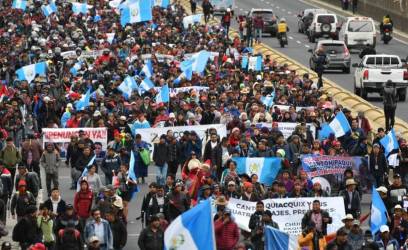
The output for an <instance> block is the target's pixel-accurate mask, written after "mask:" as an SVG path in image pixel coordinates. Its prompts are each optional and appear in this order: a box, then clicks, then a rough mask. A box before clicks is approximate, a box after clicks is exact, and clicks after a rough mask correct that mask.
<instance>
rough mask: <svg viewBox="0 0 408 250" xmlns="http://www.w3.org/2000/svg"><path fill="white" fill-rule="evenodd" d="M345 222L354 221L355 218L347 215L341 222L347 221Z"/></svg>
mask: <svg viewBox="0 0 408 250" xmlns="http://www.w3.org/2000/svg"><path fill="white" fill-rule="evenodd" d="M345 220H354V217H353V215H352V214H346V216H344V217H343V219H342V220H341V221H345Z"/></svg>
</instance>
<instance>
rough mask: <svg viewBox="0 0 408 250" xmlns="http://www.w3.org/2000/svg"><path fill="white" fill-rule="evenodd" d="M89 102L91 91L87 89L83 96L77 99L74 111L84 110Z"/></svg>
mask: <svg viewBox="0 0 408 250" xmlns="http://www.w3.org/2000/svg"><path fill="white" fill-rule="evenodd" d="M90 100H91V89H90V88H89V89H88V91H86V93H85V95H82V97H81V99H79V100H78V101H77V102H76V103H75V108H76V110H84V109H85V108H86V107H88V106H89V101H90Z"/></svg>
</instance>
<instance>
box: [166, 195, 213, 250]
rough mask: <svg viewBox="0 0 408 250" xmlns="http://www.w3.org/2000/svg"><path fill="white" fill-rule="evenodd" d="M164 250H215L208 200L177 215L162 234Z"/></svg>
mask: <svg viewBox="0 0 408 250" xmlns="http://www.w3.org/2000/svg"><path fill="white" fill-rule="evenodd" d="M164 249H165V250H171V249H177V250H204V249H205V250H216V246H215V234H214V224H213V220H212V211H211V202H210V200H209V199H207V200H205V201H203V202H201V203H200V204H198V205H197V206H195V207H193V208H192V209H190V210H188V211H187V212H184V213H182V214H181V215H179V216H178V217H177V218H176V219H175V220H174V221H173V222H172V223H171V224H170V225H169V227H168V228H167V229H166V231H165V232H164Z"/></svg>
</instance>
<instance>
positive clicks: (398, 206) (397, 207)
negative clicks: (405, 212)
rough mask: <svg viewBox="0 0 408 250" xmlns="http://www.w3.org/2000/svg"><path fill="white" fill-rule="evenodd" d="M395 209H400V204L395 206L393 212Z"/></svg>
mask: <svg viewBox="0 0 408 250" xmlns="http://www.w3.org/2000/svg"><path fill="white" fill-rule="evenodd" d="M395 209H402V207H401V205H400V204H397V205H395V207H394V210H395Z"/></svg>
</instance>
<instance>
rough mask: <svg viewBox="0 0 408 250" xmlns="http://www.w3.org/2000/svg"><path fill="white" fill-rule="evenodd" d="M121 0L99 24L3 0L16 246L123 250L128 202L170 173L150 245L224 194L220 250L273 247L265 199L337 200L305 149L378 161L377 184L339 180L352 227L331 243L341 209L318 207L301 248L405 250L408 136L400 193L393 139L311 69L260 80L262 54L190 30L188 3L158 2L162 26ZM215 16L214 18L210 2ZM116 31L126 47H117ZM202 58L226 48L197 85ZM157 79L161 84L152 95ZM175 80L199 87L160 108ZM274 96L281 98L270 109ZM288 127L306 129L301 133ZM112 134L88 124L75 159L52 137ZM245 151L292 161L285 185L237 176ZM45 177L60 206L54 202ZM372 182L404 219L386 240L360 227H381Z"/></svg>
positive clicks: (214, 30)
mask: <svg viewBox="0 0 408 250" xmlns="http://www.w3.org/2000/svg"><path fill="white" fill-rule="evenodd" d="M112 2H114V1H111V2H108V1H90V2H89V3H88V4H89V9H88V10H87V11H86V14H84V13H74V12H73V9H72V4H71V3H69V2H65V1H61V2H60V1H58V2H57V3H55V4H56V7H57V9H56V10H55V11H54V13H52V14H50V15H49V16H45V14H44V12H43V10H42V8H41V6H42V5H45V3H44V2H43V1H38V0H34V1H30V2H29V3H27V6H26V7H25V8H24V10H22V9H18V8H15V7H13V6H14V5H13V3H12V1H10V0H5V1H1V3H0V11H1V15H0V24H1V25H0V46H1V49H0V54H1V56H0V79H1V84H2V85H1V89H0V94H1V101H0V113H1V116H0V144H1V151H0V175H1V176H0V177H1V182H0V196H1V199H0V220H1V227H0V234H1V235H2V236H5V235H7V234H8V233H10V234H11V235H12V239H13V241H16V242H18V243H19V244H20V247H21V249H32V250H37V249H61V250H63V249H67V250H68V249H70V250H74V249H83V248H84V245H86V247H87V248H88V249H107V250H111V249H115V250H119V249H123V248H124V247H125V245H126V241H127V228H126V224H127V221H128V220H129V218H128V204H129V202H132V198H133V196H134V195H135V193H136V192H137V190H138V188H139V187H140V186H141V185H147V184H145V182H146V181H147V179H146V178H147V173H148V168H155V170H156V181H155V182H153V183H149V184H148V187H149V192H148V193H147V194H146V196H145V197H144V199H143V204H140V207H141V216H140V218H141V219H142V221H143V222H142V223H144V224H145V225H146V227H145V228H144V229H143V230H142V231H141V232H140V236H139V240H138V245H139V248H140V249H142V250H155V249H157V250H159V249H160V250H161V249H163V246H164V231H165V230H166V227H167V226H168V225H169V223H171V222H172V221H173V220H174V219H176V218H177V216H179V215H180V214H181V213H183V212H185V211H187V210H188V209H190V208H191V207H192V206H194V205H196V204H198V203H200V202H201V201H203V200H205V199H208V198H212V199H213V200H214V201H215V205H216V209H217V212H216V215H215V218H214V228H215V235H216V243H217V249H220V250H231V249H240V250H241V249H263V248H264V237H263V233H264V231H263V230H264V227H265V226H267V225H269V226H272V227H276V228H278V224H277V223H276V222H274V220H273V218H272V213H271V211H269V210H266V209H265V207H264V204H263V202H262V200H263V199H268V198H271V199H274V198H286V197H294V198H296V197H325V196H328V195H329V194H328V193H327V190H325V189H323V188H322V185H321V183H319V182H315V183H313V182H312V181H311V180H310V179H309V178H308V175H307V173H306V172H305V171H303V170H302V167H301V166H302V164H301V158H300V156H301V155H304V154H313V155H330V156H367V155H368V156H369V157H368V161H367V172H366V173H367V175H364V176H354V174H356V173H354V172H353V170H352V169H347V170H346V171H345V172H344V176H343V178H341V181H340V183H339V185H337V186H336V187H332V193H331V195H334V193H335V194H336V195H337V194H338V195H339V196H343V197H344V205H345V210H346V214H347V215H346V217H345V218H344V223H345V225H344V227H342V228H340V229H339V230H338V231H337V233H336V235H335V236H331V238H330V235H329V236H328V235H327V225H328V224H330V223H331V217H330V214H329V213H328V212H326V211H324V210H321V209H320V203H319V201H318V200H316V201H314V202H313V207H312V208H311V210H310V211H309V212H308V213H306V214H305V216H304V218H303V220H302V230H303V233H302V234H301V235H300V236H299V242H298V243H299V246H300V247H303V248H302V249H306V247H309V248H307V249H398V247H399V246H401V247H403V246H404V247H405V240H406V239H407V234H408V216H407V215H408V214H407V212H406V208H405V206H404V197H405V195H406V193H407V189H406V187H405V183H406V181H405V180H406V177H408V175H407V174H406V171H405V168H406V167H407V166H406V165H407V164H408V147H407V144H406V141H405V140H404V139H402V138H399V144H400V152H399V156H398V157H399V160H400V164H399V166H397V167H396V168H395V169H394V173H395V174H394V175H393V183H392V184H390V183H388V176H387V173H388V169H389V166H388V163H387V160H386V158H385V156H384V154H383V151H384V149H383V146H382V145H381V143H380V142H379V140H380V139H381V138H382V137H384V136H385V133H386V132H388V131H384V129H381V128H380V129H378V131H372V129H371V126H370V123H369V121H368V119H367V118H365V117H364V114H363V113H359V114H358V115H357V116H353V115H352V113H351V111H350V110H347V109H346V108H343V107H342V106H341V105H340V104H338V103H336V101H335V100H334V99H333V96H332V94H331V93H330V92H327V91H324V90H323V89H322V88H320V89H319V88H318V85H317V82H316V81H315V80H313V79H311V76H310V75H308V74H303V75H299V74H298V72H296V71H295V70H291V69H290V68H289V67H288V65H286V64H280V63H278V62H276V61H274V60H273V59H271V58H269V57H268V56H266V57H264V58H263V59H262V69H260V70H254V69H248V66H246V67H243V65H242V58H243V57H244V56H256V55H253V53H254V52H253V49H252V48H250V47H247V43H246V41H245V40H244V38H242V37H241V38H240V37H234V38H232V39H229V38H228V37H227V32H226V30H225V29H224V28H223V27H222V26H219V25H208V24H189V25H188V26H185V25H184V24H183V18H184V17H185V16H187V13H186V11H185V10H184V8H183V7H182V6H181V5H180V3H178V2H175V3H172V4H171V5H169V6H168V7H166V8H161V7H160V6H156V7H154V8H153V10H152V12H153V19H152V20H151V21H148V22H141V23H133V24H127V25H125V26H122V25H121V24H120V23H119V18H120V17H119V16H120V15H119V12H118V10H117V5H114V4H112ZM48 4H51V2H49V3H48ZM203 7H204V8H205V9H208V8H209V9H210V10H211V4H209V1H208V0H204V1H203ZM207 12H208V11H207ZM209 16H210V14H209V13H207V14H206V18H205V20H206V21H207V20H208V19H209V18H210V17H209ZM228 28H229V25H228ZM112 33H114V38H113V39H108V36H107V34H112ZM201 50H207V51H209V52H211V53H212V54H211V55H212V56H211V58H210V59H209V62H208V63H207V64H206V66H205V70H204V71H203V72H199V73H197V72H194V73H193V74H192V76H191V79H186V77H180V75H182V73H183V72H182V71H181V69H180V67H181V66H180V65H181V62H182V61H183V60H184V57H187V55H188V54H191V53H197V52H199V51H201ZM145 55H151V57H148V58H149V59H150V61H151V63H152V69H151V72H150V73H151V76H149V74H148V72H147V71H146V70H144V66H145V63H146V61H145V60H144V59H145V58H144V56H145ZM39 62H47V70H46V74H36V75H35V76H33V77H32V79H31V78H29V77H26V78H23V79H22V78H21V76H20V75H19V74H18V73H17V71H18V69H20V68H21V67H24V66H26V65H30V64H35V63H39ZM78 62H80V64H78ZM78 65H79V66H78ZM73 69H74V70H73ZM127 76H130V77H132V78H133V79H134V80H135V81H136V82H137V85H138V86H139V88H138V89H137V90H135V91H133V92H132V94H131V95H130V96H125V95H124V93H123V92H122V91H121V90H119V89H118V86H119V85H120V84H121V83H122V82H123V81H124V80H125V78H126V77H127ZM146 78H149V79H150V80H151V82H152V83H153V84H154V86H155V87H156V88H148V89H142V87H141V85H142V84H143V82H144V80H145V79H146ZM187 78H188V77H187ZM165 85H168V86H169V87H170V89H176V88H180V89H181V88H182V87H186V88H184V89H183V90H181V91H176V92H172V91H170V100H169V101H168V102H158V101H157V95H158V92H160V87H162V88H163V87H164V86H165ZM197 87H204V88H197ZM87 92H90V93H92V94H91V95H90V100H89V101H88V102H87V103H86V104H85V105H82V104H83V99H84V96H85V98H86V97H87V94H86V93H87ZM271 99H272V103H273V104H272V103H271V102H270V101H267V102H266V101H265V100H271ZM78 103H81V105H82V106H81V107H79V105H78ZM339 112H343V113H344V114H345V116H346V118H347V120H348V122H349V124H350V126H351V131H350V132H348V133H347V134H346V135H344V136H342V137H340V138H336V137H335V136H334V135H333V134H331V135H330V136H329V137H328V138H321V139H319V134H318V131H319V129H320V128H321V126H322V125H323V124H324V123H329V122H331V121H332V120H333V119H334V118H335V116H336V114H337V113H339ZM281 123H297V125H296V127H295V129H294V131H293V133H292V134H291V135H290V136H289V137H285V136H284V134H283V133H282V131H280V129H279V124H281ZM210 124H224V125H225V126H226V128H227V135H226V136H225V137H224V136H223V137H221V136H220V135H219V133H218V131H217V130H216V129H209V130H208V131H206V136H205V138H201V137H200V135H199V134H198V133H197V132H196V131H195V130H185V131H184V132H182V133H178V134H177V135H176V134H175V133H173V130H172V127H174V126H195V125H210ZM264 124H271V127H268V126H265V125H264ZM310 126H314V127H315V128H316V131H317V132H315V131H312V130H311V129H310ZM100 127H106V128H107V133H108V146H107V150H106V152H104V151H102V145H101V144H100V143H98V142H93V141H92V140H91V139H90V138H89V134H87V133H86V132H85V131H83V130H79V133H78V135H73V136H72V137H71V142H70V143H69V145H68V147H67V149H66V152H65V155H64V158H63V157H62V155H61V152H62V151H63V150H62V148H61V145H60V144H54V143H46V144H45V146H44V147H43V144H42V143H41V141H40V137H41V135H42V130H43V129H44V128H100ZM150 127H166V128H167V127H168V131H167V133H166V134H163V135H158V136H159V138H158V139H157V141H154V142H149V141H145V138H142V136H141V135H140V134H138V133H137V130H138V129H142V128H150ZM152 143H153V144H154V145H153V152H152V158H151V159H150V151H149V148H150V146H151V145H150V144H152ZM132 155H133V156H132ZM234 156H238V157H278V158H279V159H280V162H281V170H280V172H279V174H278V176H277V177H276V180H275V181H273V183H260V182H259V176H258V175H257V174H252V175H251V176H249V175H248V174H242V173H238V172H237V163H236V162H235V161H234V160H233V159H232V157H234ZM65 164H66V165H68V166H69V167H70V168H71V177H72V186H71V189H72V192H75V197H74V200H65V199H64V194H63V193H62V192H61V191H60V189H59V175H58V174H59V172H60V168H61V167H62V166H64V165H65ZM129 164H133V165H129ZM42 172H43V173H45V174H43V175H41V173H42ZM84 172H86V175H84ZM180 173H181V175H180ZM41 176H45V181H44V180H41ZM103 176H104V178H103ZM129 176H135V177H136V178H129ZM43 183H45V188H44V190H46V193H45V194H47V198H46V199H45V201H39V200H38V196H39V192H41V191H42V189H43V186H42V184H43ZM372 185H375V186H376V187H378V189H377V190H378V191H379V193H380V194H381V196H382V199H383V200H384V203H385V205H386V207H387V209H388V212H389V225H388V226H387V225H384V226H383V227H381V230H380V233H378V234H377V235H375V238H372V236H371V232H365V233H363V232H362V229H361V228H360V221H363V220H364V219H365V218H364V217H365V216H364V215H363V214H361V212H362V211H361V199H362V195H364V194H365V193H367V192H368V190H369V189H370V188H371V186H372ZM138 186H139V187H138ZM333 190H335V191H333ZM136 195H137V194H136ZM230 198H237V199H243V200H246V201H253V202H256V204H257V205H256V212H255V213H254V214H253V215H252V216H251V219H250V222H249V225H248V226H249V228H250V229H251V232H246V231H244V230H240V229H239V228H238V226H237V225H236V223H235V222H234V218H233V216H232V215H231V211H230V210H229V209H228V208H227V204H228V200H229V199H230ZM7 210H10V213H11V215H12V218H13V220H14V219H16V220H17V223H16V225H15V226H14V228H13V231H12V232H7V230H6V229H5V226H6V225H7V224H8V223H10V219H8V220H7V216H6V214H7ZM376 242H377V243H376ZM390 246H392V247H394V246H395V247H394V248H390ZM2 249H11V243H10V242H3V243H2ZM128 249H129V248H128ZM130 249H135V246H130ZM404 249H405V248H404Z"/></svg>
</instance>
